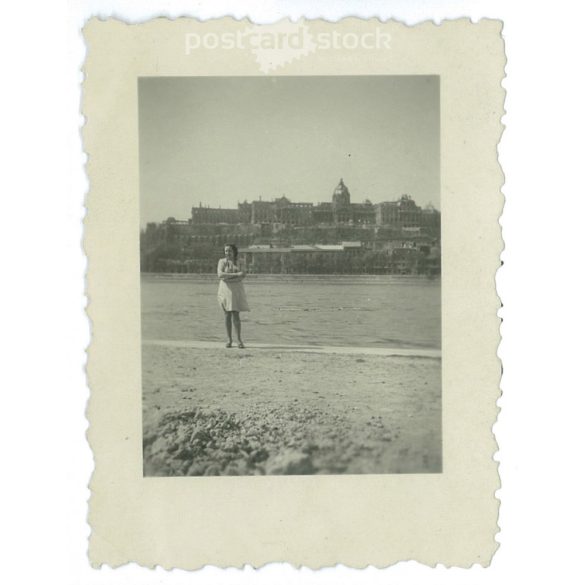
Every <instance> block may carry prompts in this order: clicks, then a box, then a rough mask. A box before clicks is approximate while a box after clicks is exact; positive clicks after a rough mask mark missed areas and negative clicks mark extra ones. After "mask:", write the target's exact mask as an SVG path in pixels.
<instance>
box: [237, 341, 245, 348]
mask: <svg viewBox="0 0 585 585" xmlns="http://www.w3.org/2000/svg"><path fill="white" fill-rule="evenodd" d="M238 347H239V348H240V349H244V342H243V341H240V342H239V343H238Z"/></svg>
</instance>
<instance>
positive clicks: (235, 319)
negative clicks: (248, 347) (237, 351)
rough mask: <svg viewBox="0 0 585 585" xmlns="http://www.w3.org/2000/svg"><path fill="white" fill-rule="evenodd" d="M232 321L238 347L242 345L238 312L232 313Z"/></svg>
mask: <svg viewBox="0 0 585 585" xmlns="http://www.w3.org/2000/svg"><path fill="white" fill-rule="evenodd" d="M233 315H234V316H233V321H234V325H235V326H236V335H237V336H238V343H239V344H240V345H244V342H243V341H242V322H241V321H240V313H238V311H233Z"/></svg>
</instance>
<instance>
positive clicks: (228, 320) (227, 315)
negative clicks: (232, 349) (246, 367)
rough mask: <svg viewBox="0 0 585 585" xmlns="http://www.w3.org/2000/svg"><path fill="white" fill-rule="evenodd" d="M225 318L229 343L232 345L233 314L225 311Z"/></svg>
mask: <svg viewBox="0 0 585 585" xmlns="http://www.w3.org/2000/svg"><path fill="white" fill-rule="evenodd" d="M223 313H224V317H225V330H226V333H227V337H228V343H229V344H230V345H231V344H232V313H231V311H226V310H225V309H224V310H223Z"/></svg>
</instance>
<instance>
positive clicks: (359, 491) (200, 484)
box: [83, 18, 505, 569]
mask: <svg viewBox="0 0 585 585" xmlns="http://www.w3.org/2000/svg"><path fill="white" fill-rule="evenodd" d="M246 26H252V25H251V24H250V23H248V22H246V21H236V20H234V19H230V18H225V19H218V20H214V21H208V22H200V21H197V20H194V19H179V20H176V21H169V20H166V19H155V20H152V21H149V22H147V23H144V24H140V25H126V24H124V23H122V22H120V21H117V20H107V21H101V20H99V19H92V20H91V21H89V23H88V24H87V25H86V27H85V29H84V35H85V39H86V42H87V44H88V56H87V61H86V64H85V68H84V72H85V81H84V87H83V91H84V96H83V113H84V115H85V116H86V120H87V122H86V126H85V128H84V131H83V139H84V147H85V150H86V152H87V154H88V162H87V172H88V175H89V179H90V191H89V195H88V198H87V207H88V214H87V218H86V220H85V227H86V236H85V241H84V244H85V249H86V252H87V255H88V259H89V260H88V276H87V294H88V297H89V306H88V314H89V316H90V319H91V322H92V343H91V346H90V349H89V360H88V379H89V385H90V388H91V397H90V401H89V405H88V419H89V422H90V428H89V431H88V438H89V441H90V445H91V447H92V449H93V453H94V458H95V471H94V474H93V476H92V480H91V484H90V487H91V492H92V495H91V499H90V513H89V522H90V524H91V527H92V533H91V537H90V560H91V562H92V564H93V565H94V566H99V565H101V564H108V565H111V566H119V565H122V564H125V563H127V562H136V563H138V564H141V565H144V566H154V565H161V566H163V567H165V568H173V567H180V568H184V569H195V568H199V567H201V566H203V565H205V564H213V565H217V566H221V567H227V566H236V567H238V566H242V565H244V564H250V565H252V566H254V567H259V566H262V565H264V564H266V563H268V562H271V561H287V562H289V563H291V564H293V565H295V566H300V565H304V566H308V567H311V568H320V567H324V566H332V565H335V564H337V563H342V564H345V565H347V566H352V567H363V566H366V565H369V564H372V565H375V566H377V567H382V566H388V565H390V564H393V563H395V562H398V561H401V560H411V559H414V560H418V561H419V562H421V563H424V564H427V565H435V564H437V563H442V564H445V565H447V566H471V565H472V564H474V563H479V564H481V565H484V566H485V565H487V564H489V562H490V560H491V558H492V556H493V554H494V552H495V550H496V548H497V543H496V541H495V538H494V537H495V534H496V533H497V530H498V528H497V514H498V507H499V501H498V500H497V499H496V498H495V491H496V490H497V489H498V487H499V477H498V472H497V463H496V462H495V461H494V453H495V451H496V449H497V445H496V442H495V439H494V436H493V433H492V431H491V427H492V426H493V424H494V422H495V420H496V416H497V406H496V400H497V398H498V397H499V395H500V391H499V381H500V374H501V366H500V362H499V359H498V358H497V353H496V352H497V347H498V343H499V339H500V337H499V325H500V321H499V318H498V316H497V311H498V309H499V307H500V302H499V299H498V296H497V294H496V290H495V273H496V270H497V269H498V268H499V266H500V253H501V251H502V248H503V244H502V239H501V233H500V226H499V223H498V219H499V217H500V215H501V210H502V206H503V196H502V194H501V187H502V184H503V174H502V171H501V168H500V166H499V163H498V159H497V144H498V142H499V139H500V136H501V133H502V130H503V126H502V124H501V117H502V115H503V103H504V95H505V94H504V90H503V88H502V85H501V82H502V79H503V77H504V65H505V55H504V48H503V40H502V37H501V28H502V25H501V22H499V21H495V20H488V19H484V20H481V21H480V22H478V23H477V24H473V23H471V22H470V21H469V20H467V19H461V20H456V21H450V22H445V23H443V24H441V25H440V26H436V25H434V24H433V23H422V24H420V25H417V26H414V27H408V26H405V25H403V24H399V23H396V22H386V23H381V22H380V21H379V20H376V19H371V20H360V19H354V18H348V19H344V20H341V21H339V22H336V23H327V22H324V21H318V20H317V21H305V24H304V25H303V26H308V27H310V30H311V31H314V33H315V34H318V32H319V31H326V30H332V29H335V30H337V31H340V32H343V31H348V32H351V31H364V30H371V29H374V28H375V27H379V28H382V29H383V30H384V31H387V32H388V34H390V36H391V38H392V43H391V48H390V49H386V48H384V49H377V50H368V51H367V54H366V55H363V54H362V53H363V52H364V51H363V50H343V49H338V50H330V51H321V52H315V53H312V54H307V55H302V56H300V57H299V58H298V59H294V60H292V61H291V62H290V63H287V64H286V65H285V66H283V67H282V68H280V69H278V71H277V72H271V74H279V75H289V74H290V75H295V74H296V75H302V74H305V75H306V74H325V73H326V72H329V74H339V73H340V72H343V73H345V74H352V73H353V72H362V73H365V72H367V73H368V74H373V73H376V72H378V73H383V74H401V73H405V74H418V73H425V74H438V75H440V76H441V180H442V184H441V215H442V262H443V264H442V266H443V271H442V299H443V303H442V327H443V333H442V335H443V339H442V351H443V363H442V366H443V368H442V369H443V372H442V375H443V383H442V389H443V454H444V461H443V463H444V465H443V473H442V474H434V475H419V474H416V475H371V476H319V477H314V476H310V477H300V476H285V477H276V476H269V477H251V478H250V477H220V478H218V477H214V478H207V477H206V478H142V457H141V451H142V445H141V436H142V430H141V414H140V413H141V406H140V398H141V380H140V369H141V365H140V338H141V337H140V292H139V271H138V270H137V266H138V262H139V250H138V237H137V226H138V148H137V143H138V126H137V99H136V78H137V77H138V76H144V75H148V74H156V75H208V74H213V75H232V74H234V72H236V71H237V72H239V73H238V74H250V75H257V66H258V64H257V63H256V62H255V60H254V58H253V55H250V53H249V52H248V51H245V50H243V51H223V52H222V51H217V50H215V51H203V52H201V53H200V54H198V58H197V59H193V57H192V55H186V54H185V51H184V46H183V41H184V38H185V35H186V34H189V33H190V32H193V31H194V30H198V31H216V32H219V33H221V32H222V31H230V30H232V31H233V30H237V29H238V27H240V28H241V27H246ZM266 26H271V25H266ZM364 50H365V49H364ZM366 57H367V58H366Z"/></svg>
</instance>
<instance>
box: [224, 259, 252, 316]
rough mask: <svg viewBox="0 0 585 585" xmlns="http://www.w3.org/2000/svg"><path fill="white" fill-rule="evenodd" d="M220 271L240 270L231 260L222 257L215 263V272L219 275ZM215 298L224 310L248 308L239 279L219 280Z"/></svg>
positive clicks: (231, 271)
mask: <svg viewBox="0 0 585 585" xmlns="http://www.w3.org/2000/svg"><path fill="white" fill-rule="evenodd" d="M222 272H228V273H234V272H240V268H239V267H238V265H237V264H235V263H234V262H232V261H231V260H228V259H227V258H222V259H221V260H220V261H219V263H218V265H217V274H218V275H219V274H221V273H222ZM217 300H218V301H219V304H220V305H221V307H222V308H223V310H224V311H238V312H242V311H249V310H250V307H248V300H247V299H246V291H245V289H244V283H243V282H242V281H241V280H220V281H219V289H218V291H217Z"/></svg>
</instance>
